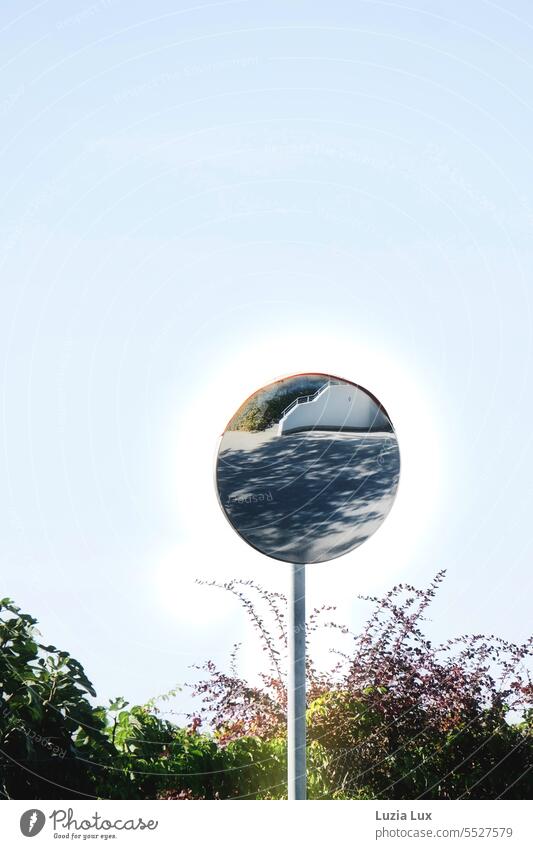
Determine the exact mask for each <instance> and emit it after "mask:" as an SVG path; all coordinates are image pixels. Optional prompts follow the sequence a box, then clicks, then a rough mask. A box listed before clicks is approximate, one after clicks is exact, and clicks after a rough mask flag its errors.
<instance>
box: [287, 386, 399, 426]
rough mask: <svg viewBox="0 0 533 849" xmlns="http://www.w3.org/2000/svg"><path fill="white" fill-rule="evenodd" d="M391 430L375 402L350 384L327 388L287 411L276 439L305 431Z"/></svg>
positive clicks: (385, 417)
mask: <svg viewBox="0 0 533 849" xmlns="http://www.w3.org/2000/svg"><path fill="white" fill-rule="evenodd" d="M312 427H317V428H324V429H329V428H334V429H337V428H341V427H342V428H344V429H346V430H349V429H353V430H390V429H391V428H390V422H389V420H388V418H387V416H386V415H385V414H384V413H383V412H382V411H381V409H380V407H379V406H378V405H377V404H376V402H375V401H374V400H373V399H372V398H371V397H370V396H369V395H367V393H366V392H364V391H363V390H362V389H360V388H358V387H356V386H351V385H350V384H328V385H326V386H325V387H324V389H322V390H321V391H320V392H319V393H318V394H317V396H316V397H315V398H313V399H312V400H310V401H304V402H302V403H300V404H298V405H297V406H295V407H293V408H292V409H290V410H289V411H288V412H287V414H286V415H285V416H283V418H282V419H281V420H280V422H279V425H278V435H279V436H282V435H283V434H286V433H293V432H294V431H297V430H306V429H307V428H312Z"/></svg>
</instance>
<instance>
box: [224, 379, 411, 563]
mask: <svg viewBox="0 0 533 849" xmlns="http://www.w3.org/2000/svg"><path fill="white" fill-rule="evenodd" d="M399 475H400V452H399V448H398V441H397V439H396V434H395V432H394V429H393V426H392V423H391V421H390V418H389V416H388V414H387V412H386V410H385V409H384V408H383V406H382V405H381V404H380V402H379V401H378V399H377V398H375V397H374V396H373V395H371V394H370V393H369V392H368V391H367V390H366V389H363V387H361V386H358V385H357V384H355V383H351V382H350V381H347V380H343V379H341V378H338V377H333V376H332V375H327V374H316V373H309V374H298V375H294V376H292V377H287V378H283V379H282V380H278V381H275V382H274V383H271V384H269V385H268V386H265V387H263V388H262V389H259V390H258V391H257V392H254V394H253V395H251V396H250V397H249V398H248V399H247V400H246V401H245V402H244V403H243V404H242V405H241V407H240V408H239V409H238V410H237V412H236V413H235V415H234V416H233V418H232V419H231V420H230V422H229V423H228V425H227V427H226V430H225V431H224V433H223V434H222V437H221V439H220V445H219V449H218V455H217V460H216V486H217V491H218V498H219V502H220V505H221V507H222V510H223V511H224V513H225V515H226V517H227V519H228V521H229V522H230V524H231V525H232V526H233V528H234V529H235V530H236V531H237V533H238V534H239V535H240V536H241V537H242V538H243V539H244V540H246V542H247V543H249V544H250V545H251V546H253V547H254V548H256V549H258V550H259V551H261V552H262V553H263V554H266V555H268V556H269V557H273V558H275V559H277V560H283V561H286V562H288V563H322V562H324V561H327V560H332V559H334V558H336V557H340V556H341V555H342V554H346V553H347V552H349V551H351V550H352V549H354V548H356V547H357V546H358V545H361V543H363V542H364V541H365V540H366V539H368V537H369V536H371V535H372V534H373V533H374V532H375V531H376V530H377V529H378V528H379V527H380V525H381V524H382V522H383V521H384V519H385V518H386V516H387V514H388V513H389V511H390V509H391V507H392V504H393V501H394V498H395V495H396V491H397V488H398V481H399Z"/></svg>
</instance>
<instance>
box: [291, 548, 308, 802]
mask: <svg viewBox="0 0 533 849" xmlns="http://www.w3.org/2000/svg"><path fill="white" fill-rule="evenodd" d="M287 642H288V648H289V674H288V679H287V767H288V769H287V784H288V798H289V799H305V798H306V795H307V776H306V765H305V707H306V703H305V565H304V564H303V563H294V564H293V565H292V571H291V585H290V592H289V610H288V630H287Z"/></svg>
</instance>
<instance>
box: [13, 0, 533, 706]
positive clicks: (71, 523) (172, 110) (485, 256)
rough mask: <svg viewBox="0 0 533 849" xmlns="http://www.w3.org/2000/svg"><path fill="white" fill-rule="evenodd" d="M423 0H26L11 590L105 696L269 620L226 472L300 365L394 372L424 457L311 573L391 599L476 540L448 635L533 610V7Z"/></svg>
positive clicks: (18, 120) (21, 39)
mask: <svg viewBox="0 0 533 849" xmlns="http://www.w3.org/2000/svg"><path fill="white" fill-rule="evenodd" d="M419 5H420V7H421V8H416V7H414V6H411V5H409V4H406V3H396V2H350V3H348V2H346V3H344V2H335V0H333V2H330V3H327V4H310V3H303V2H302V3H300V2H290V3H287V2H276V0H274V2H270V3H268V4H267V3H259V2H227V3H212V4H203V5H197V6H188V5H186V4H183V5H182V4H178V6H177V5H176V4H175V3H170V2H161V0H155V2H153V3H150V4H147V3H139V2H128V3H126V2H120V0H104V1H103V2H98V0H96V2H92V3H91V2H89V3H79V2H68V3H67V2H41V3H38V4H30V3H25V2H20V0H17V2H16V3H15V2H6V3H4V4H3V7H2V12H1V19H0V39H1V40H2V56H3V59H2V64H3V67H2V76H1V80H2V83H1V85H2V92H1V96H0V121H1V122H2V134H1V138H0V148H1V155H0V168H1V181H0V191H1V193H2V202H1V204H0V216H1V217H2V225H1V228H0V234H1V243H0V263H1V279H2V289H1V291H2V295H1V297H2V306H1V309H0V352H1V363H2V372H1V375H2V376H1V381H2V398H1V402H2V408H1V416H2V419H1V422H2V424H1V431H2V448H1V451H0V545H1V562H2V590H1V594H2V595H9V596H11V597H13V598H14V599H15V600H16V601H17V602H18V603H19V604H20V605H21V606H22V607H23V608H24V609H27V610H29V611H30V612H31V613H32V614H34V615H35V616H37V617H38V619H39V620H40V623H41V629H42V631H43V633H44V634H45V636H46V639H47V640H48V641H51V642H53V643H55V644H56V645H60V646H61V647H64V648H67V649H68V650H70V651H71V652H72V653H73V654H74V655H75V656H76V657H78V658H79V659H80V660H81V661H82V662H83V663H84V664H85V666H86V669H87V671H88V673H89V675H90V677H91V678H92V679H93V681H94V682H95V684H96V687H97V689H98V692H99V694H101V696H102V698H104V697H107V696H112V695H116V694H118V693H122V694H124V695H126V696H127V697H129V698H131V699H132V700H144V699H147V698H149V697H150V696H152V695H154V694H156V693H160V692H163V691H165V690H167V689H169V688H170V687H172V686H174V685H175V684H176V683H177V682H180V681H183V680H184V679H187V678H188V677H190V675H189V673H188V671H187V666H188V665H189V664H191V663H195V662H198V661H201V660H202V659H204V658H206V657H215V658H217V659H219V660H220V661H221V662H224V659H225V658H227V655H228V653H229V650H230V648H231V645H232V643H233V642H234V641H235V640H238V639H247V636H248V633H249V632H248V631H247V626H246V624H245V621H244V619H243V617H242V616H241V615H240V613H239V611H238V609H237V608H236V606H235V604H234V603H233V602H232V601H231V600H225V599H224V597H223V596H222V595H219V594H217V593H216V592H215V591H214V590H209V589H204V588H202V589H195V587H194V583H193V581H194V578H195V577H208V578H209V577H213V576H218V577H220V578H225V577H229V576H232V575H244V576H249V577H253V578H254V579H255V580H258V581H260V582H262V583H265V584H266V585H268V586H276V587H279V588H281V589H282V588H284V586H285V585H286V581H287V572H286V570H285V571H284V568H283V566H282V565H280V564H277V563H275V564H271V563H270V562H269V561H267V560H266V559H265V558H262V557H260V556H259V555H258V554H257V553H256V552H254V551H252V550H251V549H248V548H247V547H246V546H245V544H244V543H243V542H241V541H240V540H239V539H238V538H237V537H236V536H235V535H234V534H232V532H231V529H230V528H229V526H228V525H227V523H226V522H225V520H224V518H223V516H222V514H221V513H220V511H219V508H218V505H217V503H216V498H215V495H214V491H213V477H212V469H213V459H214V456H215V452H216V447H217V438H218V435H219V434H220V431H221V428H222V427H223V425H224V423H225V422H226V421H227V420H228V418H229V417H230V416H231V415H232V413H233V412H234V411H235V409H236V408H237V407H238V406H239V404H240V403H241V401H242V400H243V399H244V398H245V397H246V396H247V395H249V394H250V393H251V392H252V391H253V390H254V389H256V388H257V387H259V386H261V385H262V384H264V383H267V382H269V381H271V380H273V379H276V378H278V377H281V376H283V375H285V374H289V373H292V372H300V371H320V372H332V373H335V374H340V375H341V376H343V377H345V378H347V379H348V380H353V381H355V382H357V383H361V384H363V385H365V386H366V387H367V388H368V389H369V390H370V391H372V392H373V393H374V394H376V395H377V396H378V397H379V398H380V400H381V401H382V402H383V404H384V405H385V407H386V408H387V410H388V411H389V413H390V415H391V417H392V419H393V422H394V424H395V426H396V428H397V432H398V437H399V440H400V449H401V451H402V464H403V465H402V481H401V485H400V492H399V495H398V500H397V504H396V505H395V507H394V509H393V511H392V513H391V515H390V517H389V519H388V520H387V523H386V524H385V525H384V526H383V528H382V529H381V530H380V531H379V532H378V534H376V536H375V538H373V539H372V540H370V541H369V542H368V543H366V544H365V546H364V547H363V548H361V549H360V550H356V551H354V552H353V553H352V554H350V555H348V556H346V557H345V558H343V559H342V561H337V562H335V563H332V564H331V565H324V566H317V567H314V568H313V569H312V570H309V578H308V582H309V592H310V596H311V599H312V600H313V601H319V600H325V601H328V602H329V603H338V604H339V605H340V608H341V614H342V616H344V617H345V618H349V619H350V620H351V622H352V623H353V624H354V625H357V623H358V622H359V621H360V620H361V616H362V614H363V612H364V610H363V609H362V607H361V605H360V604H359V603H356V602H355V601H353V599H355V596H356V595H357V593H358V592H371V593H379V592H381V591H382V590H385V589H387V588H388V587H389V586H390V585H391V584H392V583H393V582H396V581H400V580H401V581H411V582H415V583H424V582H427V581H428V580H429V579H430V577H431V576H432V575H433V574H434V573H435V572H436V571H437V570H438V569H440V568H443V567H446V568H447V569H448V577H447V580H446V582H445V584H444V586H443V589H442V591H441V594H440V597H439V599H438V601H437V602H436V604H435V608H434V612H433V621H432V623H431V625H430V628H431V629H432V631H433V633H434V634H435V635H436V636H445V637H448V636H452V635H454V634H458V633H464V632H467V631H475V632H479V631H486V632H488V633H499V634H501V635H502V636H506V637H508V638H510V639H517V640H518V639H523V638H525V637H526V636H527V635H528V634H529V632H530V630H531V601H530V599H531V590H532V579H531V568H530V555H529V542H530V526H531V521H530V503H531V488H532V483H531V482H532V480H533V475H532V472H533V454H532V445H531V433H530V428H529V422H530V420H531V414H532V400H531V327H532V324H531V303H530V286H531V270H532V248H531V230H532V222H533V212H532V201H533V197H532V195H533V191H532V188H533V187H532V180H533V177H532V174H533V170H532V167H531V165H532V156H533V154H532V150H531V144H530V140H531V132H532V129H533V102H532V96H531V92H532V91H533V86H532V82H533V64H532V62H531V44H532V39H533V10H532V8H531V6H530V4H528V3H525V2H515V0H510V2H506V3H505V4H500V5H498V4H496V3H493V2H485V0H472V2H470V3H468V4H463V3H458V2H453V0H452V2H449V1H448V2H446V3H445V2H429V3H424V4H419ZM326 648H327V647H326V646H319V647H317V651H318V652H321V651H323V652H325V650H326ZM243 662H244V665H245V668H246V669H247V670H248V671H249V672H253V671H254V670H255V669H257V666H258V663H259V662H260V657H259V654H258V653H257V652H256V650H255V648H254V646H253V643H251V642H249V641H248V643H247V648H246V651H245V653H244V658H243Z"/></svg>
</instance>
